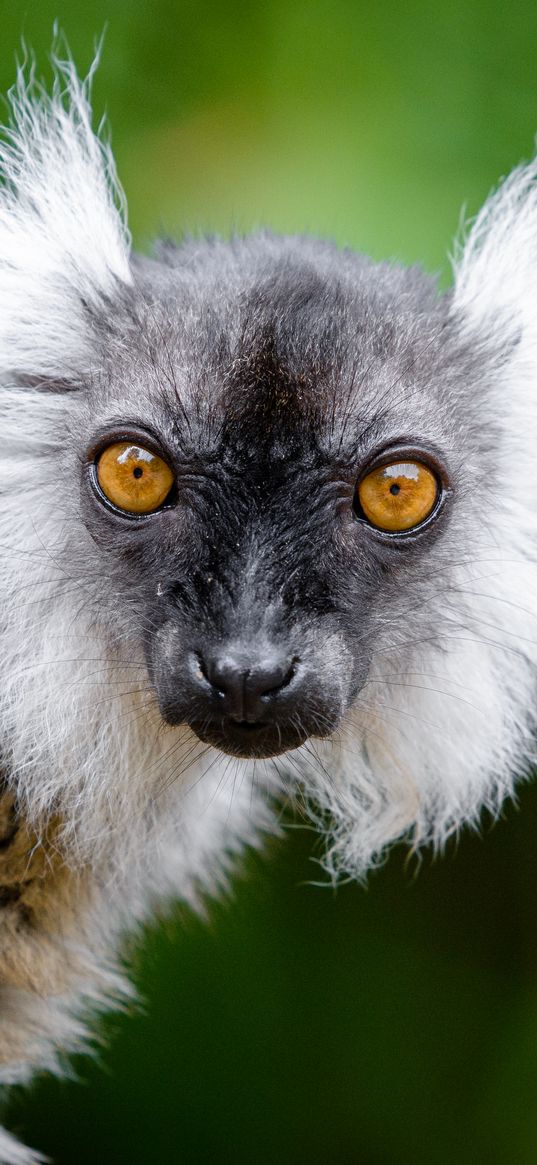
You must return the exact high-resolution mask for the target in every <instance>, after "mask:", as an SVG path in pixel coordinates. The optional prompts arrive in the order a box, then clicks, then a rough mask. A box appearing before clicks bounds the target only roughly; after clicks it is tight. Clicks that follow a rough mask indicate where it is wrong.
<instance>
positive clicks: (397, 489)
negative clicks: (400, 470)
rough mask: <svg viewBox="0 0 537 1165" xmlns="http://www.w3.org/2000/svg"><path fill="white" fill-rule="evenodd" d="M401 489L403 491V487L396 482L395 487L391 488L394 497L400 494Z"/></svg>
mask: <svg viewBox="0 0 537 1165" xmlns="http://www.w3.org/2000/svg"><path fill="white" fill-rule="evenodd" d="M400 489H401V486H400V485H397V484H396V482H394V483H393V485H391V486H390V493H391V494H393V496H394V497H395V496H396V494H398V493H399V492H400Z"/></svg>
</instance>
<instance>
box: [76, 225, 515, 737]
mask: <svg viewBox="0 0 537 1165" xmlns="http://www.w3.org/2000/svg"><path fill="white" fill-rule="evenodd" d="M448 310H449V309H448V301H447V300H446V301H444V300H442V299H439V298H438V295H437V294H436V291H435V288H434V286H433V285H432V284H431V283H430V281H429V280H427V279H426V278H425V277H424V276H423V275H421V274H420V273H418V272H415V271H403V270H397V269H394V268H391V267H388V266H382V265H381V266H373V265H371V264H369V263H367V262H366V261H364V260H363V259H361V258H359V257H356V256H354V255H352V254H350V253H343V254H341V253H340V252H338V251H337V250H336V249H335V248H334V247H331V246H328V245H326V244H321V243H316V242H312V241H309V240H304V239H300V238H296V239H285V238H284V239H276V238H273V237H271V236H269V235H260V236H254V237H253V238H249V239H244V240H243V239H238V240H235V241H233V242H231V243H227V244H223V243H215V242H210V241H203V242H199V243H186V244H183V245H182V246H180V247H177V248H176V247H166V248H164V249H163V250H161V252H160V255H159V257H158V258H157V259H156V260H155V261H153V262H151V263H148V262H144V261H140V260H137V261H136V262H135V263H134V265H133V270H132V285H131V287H130V288H129V290H128V291H126V290H122V291H121V292H120V294H119V295H118V298H117V301H116V304H115V305H114V310H113V311H111V310H110V306H109V305H107V306H106V308H104V309H103V312H102V316H101V318H98V319H97V321H96V330H97V337H98V343H99V344H100V351H99V354H98V357H97V367H98V372H97V375H94V376H91V375H90V376H89V377H87V378H86V379H85V382H84V384H83V385H82V386H80V389H79V391H81V392H83V393H84V394H85V396H86V408H85V409H82V410H81V416H80V422H79V431H78V435H77V452H78V457H79V460H80V463H81V464H82V467H83V468H82V477H81V483H80V485H79V483H78V481H77V483H76V488H77V489H80V491H81V514H82V519H83V523H84V526H85V529H86V530H87V531H89V533H90V535H91V537H92V538H93V540H94V543H95V546H96V548H97V549H96V551H95V561H96V563H97V562H100V564H101V567H100V569H101V571H102V575H103V578H108V579H109V580H110V581H109V583H108V586H109V589H110V600H109V602H110V603H112V606H113V607H114V611H113V615H112V621H113V625H114V626H116V627H117V626H120V625H121V623H122V620H123V609H124V605H125V601H126V599H127V602H128V611H129V622H130V624H131V626H132V624H133V622H136V623H137V627H138V634H139V637H140V641H141V642H142V643H143V648H144V652H145V656H146V659H147V667H148V672H149V676H150V678H151V682H152V684H153V686H154V689H155V693H156V696H157V699H158V702H159V706H160V710H161V713H162V716H163V717H164V719H165V720H166V721H167V722H169V723H171V724H181V723H185V722H186V723H187V724H189V725H190V726H191V727H192V728H193V729H194V731H195V732H196V733H197V735H198V736H199V737H200V739H201V740H202V741H206V742H209V743H211V744H213V745H215V746H216V747H218V748H220V749H222V750H223V751H224V752H226V753H231V754H232V755H237V756H242V757H269V756H272V755H275V754H280V753H284V752H286V751H287V750H289V749H293V748H296V747H297V746H299V745H300V744H302V743H303V742H304V741H305V740H306V739H307V738H308V737H310V736H314V737H328V736H330V735H331V734H332V733H333V732H334V730H335V729H337V728H338V727H339V726H340V724H341V721H342V719H343V718H344V717H345V715H346V713H347V712H348V711H349V709H350V708H351V707H352V705H353V704H354V703H355V701H356V698H357V696H358V695H359V693H360V692H363V691H364V690H365V689H366V688H367V684H368V680H369V679H370V675H371V664H372V660H373V658H374V657H378V656H379V653H381V652H382V650H383V648H384V649H387V648H389V646H390V644H391V642H392V637H393V634H394V630H395V631H396V632H400V631H401V630H403V629H404V635H405V636H406V638H410V639H412V638H414V637H416V636H417V635H419V636H423V634H427V635H432V636H435V637H436V635H437V634H438V633H440V632H441V628H440V627H439V625H438V610H437V607H438V604H437V603H436V602H435V596H436V594H438V596H439V598H440V596H441V598H440V601H441V602H442V603H443V602H444V601H445V584H444V581H443V578H442V561H443V560H445V557H446V555H448V556H452V554H453V552H454V550H455V552H456V547H457V545H459V546H460V545H461V544H462V541H463V530H464V526H465V523H467V522H468V518H469V515H470V514H471V512H472V509H475V507H476V505H478V500H477V499H478V492H479V489H478V482H477V481H476V469H477V466H476V464H475V463H476V458H478V459H480V465H481V467H482V468H481V472H482V474H483V476H484V477H485V476H486V478H487V481H488V488H489V489H491V490H492V489H493V488H494V481H495V477H496V469H495V464H494V458H493V457H492V456H491V455H490V451H489V450H488V449H487V448H486V447H484V445H483V440H482V437H481V426H480V415H482V397H483V393H484V387H483V380H484V376H485V375H486V369H483V368H480V367H479V365H478V363H477V361H476V357H475V353H473V352H472V351H471V350H469V349H468V346H467V345H465V344H463V343H461V337H460V334H459V332H458V329H457V327H456V325H454V324H452V323H450V321H449V318H448ZM470 379H471V380H472V383H473V386H474V392H473V399H472V402H471V408H470V409H469V408H468V403H467V398H466V393H461V391H460V385H461V381H462V382H464V381H465V380H470ZM73 438H74V432H73V429H72V428H71V437H70V440H71V441H73ZM88 438H89V439H88ZM478 472H479V471H477V473H478ZM74 488H75V483H74V482H73V489H74ZM459 493H460V495H461V498H460V500H459V497H458V495H459ZM433 579H434V585H433V587H431V582H432V580H433ZM116 595H117V598H115V599H114V598H113V596H116Z"/></svg>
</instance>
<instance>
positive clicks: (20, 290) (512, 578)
mask: <svg viewBox="0 0 537 1165" xmlns="http://www.w3.org/2000/svg"><path fill="white" fill-rule="evenodd" d="M59 78H60V79H59V80H58V81H57V82H56V86H55V89H54V92H53V95H52V97H50V98H49V97H47V96H46V95H45V94H44V93H43V92H42V91H41V90H39V89H36V88H35V86H33V87H30V90H28V89H27V87H26V86H25V82H24V79H23V77H22V75H20V76H19V80H18V85H17V88H16V90H15V92H14V94H13V97H12V108H13V115H14V125H13V127H12V129H11V130H10V132H9V136H8V139H7V142H6V143H4V145H3V146H2V147H0V168H1V171H2V174H3V177H4V182H5V185H4V188H3V190H2V191H1V193H0V303H1V305H2V309H1V311H0V375H1V377H2V382H3V387H1V388H0V415H1V424H2V447H1V450H0V496H1V498H2V503H1V506H0V597H1V604H2V608H3V609H4V612H5V616H4V621H3V622H2V623H1V624H0V658H1V660H2V685H1V689H0V741H1V742H2V747H3V749H4V750H7V760H8V763H9V771H10V779H11V781H12V783H13V787H14V789H15V790H16V792H17V796H18V798H19V801H20V804H21V807H22V810H23V811H24V813H25V814H26V816H27V817H28V818H29V820H30V821H32V822H33V823H34V824H35V826H36V828H37V829H39V828H40V826H41V823H42V822H43V821H44V820H46V818H47V816H48V815H49V814H50V811H51V808H52V807H54V808H55V809H60V810H61V814H62V816H63V819H64V821H65V826H64V837H63V843H64V846H65V849H66V852H67V854H68V855H69V861H70V862H71V864H72V866H73V868H74V869H76V868H80V869H82V868H84V867H85V866H87V865H88V864H93V865H94V867H95V869H96V871H97V872H98V875H99V887H100V889H99V890H97V889H96V890H95V894H94V898H93V902H92V904H91V905H90V906H89V907H88V909H87V910H86V912H85V913H84V916H83V917H82V918H81V921H80V933H79V936H78V939H77V952H76V953H77V958H78V959H79V961H80V966H81V968H82V970H80V972H79V973H78V978H77V979H76V982H75V983H74V985H73V990H72V993H71V994H70V995H69V994H68V995H67V996H65V997H62V998H58V999H57V1000H56V1001H55V1003H54V1006H51V1005H49V1004H48V1003H47V1004H46V1006H45V1005H43V1008H42V1009H41V1011H40V1010H39V1007H40V1005H39V1004H38V1003H35V1004H34V1005H33V1006H34V1009H37V1011H36V1012H35V1014H34V1012H32V1014H31V1016H29V1013H28V1011H24V1009H23V1008H22V1003H21V1002H20V1001H17V1000H15V1001H14V1002H13V1013H14V1014H17V1008H18V1007H19V1004H20V1006H21V1008H22V1010H21V1017H20V1023H21V1024H22V1025H24V1023H28V1024H29V1025H30V1027H32V1025H33V1027H32V1030H33V1031H34V1034H35V1039H36V1041H37V1044H36V1046H35V1047H34V1049H33V1055H32V1064H35V1065H39V1066H47V1067H50V1068H52V1069H58V1067H59V1063H58V1057H57V1049H58V1046H62V1047H64V1048H67V1049H68V1050H69V1049H74V1048H80V1047H81V1046H82V1045H83V1042H84V1040H85V1031H84V1025H83V1022H82V1020H81V1018H80V1012H81V1009H82V1010H83V1009H86V1008H87V1007H88V1006H89V1007H91V1008H99V1007H102V1006H105V1005H107V1004H108V1002H109V1000H110V997H111V995H115V994H121V992H122V991H123V989H124V985H123V984H122V982H121V980H120V979H119V977H118V976H117V973H116V970H115V966H114V950H115V947H116V945H117V943H118V941H119V938H120V936H121V933H122V932H123V931H125V930H126V929H132V928H133V927H135V926H136V925H138V924H140V923H141V922H143V921H144V919H146V918H147V917H148V916H149V915H150V914H151V912H152V911H153V910H154V908H155V907H157V908H158V906H159V905H160V904H161V903H162V902H163V901H164V902H165V901H166V900H167V899H169V898H172V897H174V896H176V895H177V894H180V895H182V896H183V897H186V898H188V899H189V900H191V901H192V902H194V903H196V904H199V895H200V888H201V889H208V890H213V891H214V890H215V889H218V888H220V887H221V886H222V885H223V884H224V883H225V878H226V871H227V869H228V867H229V862H230V859H231V858H232V857H233V855H234V854H235V853H236V852H237V851H238V850H239V849H240V847H241V846H242V845H244V844H253V843H255V841H256V838H257V836H258V834H259V831H260V830H263V829H269V828H274V824H273V816H272V811H271V809H270V797H269V796H267V793H268V794H270V793H271V792H277V790H278V787H279V778H278V776H277V772H278V771H279V770H280V769H281V767H282V765H284V764H285V761H282V762H280V763H279V764H278V765H277V766H274V765H272V764H264V763H262V764H258V765H257V766H255V765H253V764H251V763H246V762H234V761H230V760H229V759H228V758H226V757H221V756H219V755H218V754H216V753H215V752H213V751H212V750H205V749H204V748H203V746H201V745H200V744H199V742H197V741H196V740H195V739H194V738H193V737H192V735H191V734H190V732H189V731H188V730H187V729H171V728H164V727H163V725H162V723H161V721H160V718H159V715H158V711H157V708H156V705H155V702H154V699H153V697H152V695H151V694H150V693H148V692H147V690H145V691H137V690H136V689H147V678H146V674H145V670H144V667H143V664H142V662H141V661H138V660H136V661H135V666H133V660H132V654H131V652H130V651H129V650H128V645H127V644H124V643H123V644H119V645H117V646H116V647H114V648H113V649H111V648H110V646H109V643H108V636H107V634H106V633H105V632H104V631H103V629H102V627H100V626H99V623H98V621H97V622H96V620H95V613H94V610H93V609H91V599H92V598H93V592H92V591H91V584H90V583H87V581H86V580H85V578H84V577H83V575H82V576H81V575H79V576H77V577H75V578H73V579H71V578H69V577H66V576H65V574H64V572H63V571H62V569H60V567H59V566H58V556H57V551H58V549H59V548H60V547H61V545H62V540H63V538H64V537H65V532H64V530H63V528H62V525H61V522H58V513H61V507H58V506H57V505H56V502H57V500H58V495H60V494H61V481H60V482H58V481H57V480H55V476H54V466H52V467H51V466H50V464H49V463H48V462H47V460H46V458H45V457H42V456H41V455H40V454H41V451H42V450H44V449H46V448H47V446H48V445H49V444H50V442H51V441H53V440H54V433H55V431H56V429H57V427H58V424H59V422H60V420H61V418H62V416H63V413H64V410H65V409H66V407H68V408H69V409H70V410H76V408H77V407H79V406H78V404H77V401H76V399H75V396H74V394H73V395H72V396H70V397H69V401H68V404H67V403H66V398H64V397H62V396H55V395H54V394H50V395H47V394H43V393H41V392H38V391H35V390H34V389H32V388H31V387H29V388H25V389H23V390H21V389H20V388H17V387H15V386H14V384H13V381H12V372H13V370H15V369H17V370H23V371H26V372H27V373H28V374H31V375H36V376H38V377H44V378H49V377H54V376H64V375H65V374H66V372H68V371H69V368H70V366H71V365H73V366H76V367H77V368H78V367H80V363H81V360H82V361H84V359H86V360H87V361H88V362H90V361H91V343H90V340H91V336H90V334H89V331H88V329H89V328H90V327H91V324H90V323H89V322H88V315H87V313H86V312H85V311H84V310H83V309H82V307H81V306H80V305H81V299H83V300H84V301H85V302H86V304H88V305H90V306H91V305H92V304H96V303H97V302H98V301H99V300H100V299H101V298H102V296H103V294H104V295H106V294H107V293H109V292H113V291H114V289H115V288H116V287H117V286H118V285H119V284H123V285H128V283H129V282H130V279H131V274H130V267H129V239H128V233H127V230H126V227H125V225H124V220H123V218H122V213H121V209H122V206H123V200H122V197H121V195H120V193H119V191H118V186H117V181H116V177H115V171H114V166H113V162H112V158H111V155H110V151H109V149H108V147H107V146H104V145H103V144H102V142H101V141H99V140H98V138H96V137H95V136H94V134H93V133H92V130H91V126H90V110H89V106H88V99H87V92H86V89H85V87H84V86H83V85H81V84H80V82H78V80H77V79H76V76H75V74H74V71H73V69H72V67H71V66H70V65H67V66H63V69H62V71H61V72H60V74H59ZM62 84H63V85H64V87H65V90H66V92H65V93H64V92H62ZM535 177H536V169H535V167H534V166H532V167H529V168H527V169H521V170H519V171H516V172H515V174H514V175H513V176H512V178H511V179H509V180H508V182H507V183H506V184H505V185H504V187H503V188H502V189H501V190H500V192H499V193H498V194H497V195H496V196H495V197H494V198H493V199H492V200H491V201H490V203H489V204H488V205H487V207H486V208H485V210H484V211H483V212H482V214H481V216H480V217H479V218H478V220H477V222H476V223H475V225H474V227H473V228H472V230H471V232H470V235H469V238H468V240H467V242H466V245H465V247H464V250H463V252H462V255H461V259H460V262H459V264H458V268H457V271H456V283H455V295H454V300H453V306H452V311H453V314H454V318H460V319H461V321H465V324H464V326H465V327H466V328H467V330H468V333H469V334H470V335H472V334H474V333H475V336H476V343H477V342H479V337H480V335H481V334H482V333H483V331H485V332H486V331H487V330H490V329H495V330H496V331H497V333H498V336H499V343H500V346H501V345H502V344H503V346H504V348H505V352H506V353H507V352H510V344H511V342H512V340H513V337H514V336H515V334H516V333H517V331H518V330H520V329H522V333H523V336H522V342H521V343H520V345H519V346H518V347H517V348H516V349H514V350H513V352H512V353H511V354H510V355H509V357H508V358H506V360H505V362H504V365H503V369H502V371H501V373H499V374H498V378H497V383H496V386H495V393H496V404H497V411H498V415H499V416H501V417H502V418H503V431H504V434H505V441H504V443H503V445H502V448H501V449H500V450H499V457H500V458H501V465H502V483H501V489H500V491H499V493H498V494H497V495H496V497H495V499H494V501H493V503H491V508H490V510H489V513H488V521H487V524H486V526H483V528H482V529H481V530H480V532H477V533H476V535H475V538H474V540H473V550H472V558H471V561H470V560H467V561H465V562H463V563H461V564H459V565H458V566H457V567H454V568H452V569H451V570H450V572H449V576H446V579H445V587H446V590H445V595H444V597H443V599H442V602H443V604H444V617H446V613H447V617H448V619H449V623H448V625H447V630H446V631H445V632H444V633H443V635H442V639H441V641H439V642H436V643H434V644H427V643H425V644H423V643H422V644H411V643H408V641H407V638H406V636H405V629H404V628H400V627H394V628H393V634H392V639H391V643H390V646H389V650H386V651H385V653H384V654H383V655H379V657H378V658H377V659H376V661H375V667H374V669H373V671H372V673H371V676H370V680H369V682H368V685H367V686H366V688H365V689H364V692H363V693H362V694H361V696H360V698H359V699H358V701H357V705H356V708H355V709H354V710H353V711H352V713H351V714H350V715H349V717H348V718H347V722H346V724H344V725H343V726H342V729H341V731H340V732H339V733H337V734H336V735H335V737H334V739H333V740H332V741H329V742H325V743H324V744H322V745H318V746H317V749H318V752H319V755H320V760H321V761H322V765H321V764H317V762H316V760H315V758H314V757H313V756H312V755H311V753H310V752H309V751H308V749H307V748H305V749H300V750H298V752H297V753H296V754H295V759H296V760H297V761H298V763H299V765H300V768H301V772H302V775H303V783H304V790H305V793H306V796H307V797H308V799H309V800H310V803H311V805H312V813H313V815H314V816H316V818H317V820H318V821H319V824H320V826H321V828H327V821H328V823H329V824H328V836H329V839H330V840H329V849H328V855H327V861H326V864H327V868H328V870H329V871H330V872H331V873H334V874H335V873H336V872H339V871H341V870H343V871H344V872H349V873H351V874H352V875H354V876H356V875H358V876H360V875H362V874H363V873H364V872H365V871H366V870H367V868H368V867H369V866H370V865H371V864H372V863H374V862H377V861H379V860H380V858H381V856H382V854H383V852H384V850H385V848H386V846H387V845H388V844H389V843H390V842H393V841H394V839H396V838H399V837H402V836H403V835H405V836H409V837H410V840H411V843H412V844H414V845H418V844H421V843H422V842H424V841H433V842H434V843H435V844H442V842H443V841H444V840H445V838H446V837H447V836H448V835H449V834H450V833H451V832H452V831H453V830H455V829H457V828H458V827H460V826H461V825H462V824H463V823H464V822H476V821H477V818H478V815H479V812H480V809H481V807H482V806H483V805H486V806H488V807H490V808H491V809H492V810H495V809H496V808H497V807H498V805H499V803H500V801H501V799H502V798H503V797H504V796H505V794H506V793H511V792H512V789H513V781H514V778H515V776H516V774H517V772H519V771H520V769H521V767H523V766H524V765H525V764H527V763H528V762H529V760H530V759H531V758H532V756H533V745H532V743H531V734H532V730H533V727H534V725H533V710H532V705H533V693H534V658H535V642H536V636H537V627H536V625H535V619H536V616H537V577H536V572H535V565H534V561H535V546H536V543H537V529H536V522H537V517H536V515H537V508H536V507H534V506H532V504H531V503H532V491H531V490H528V488H527V483H528V481H531V478H532V475H533V472H534V449H535V438H536V435H537V416H536V404H535V401H536V398H537V392H536V384H537V310H536V308H537V296H536V281H537V274H536V272H537V195H536V192H535ZM43 466H47V469H46V470H45V469H43ZM484 594H485V595H486V596H488V597H483V595H484ZM88 602H89V607H88ZM450 612H451V613H450ZM188 762H190V763H188ZM183 767H184V769H185V772H184V774H183V773H182V771H180V770H182V769H183ZM176 770H177V771H176ZM327 771H328V772H329V774H330V779H327V776H326V772H327ZM23 1012H24V1014H23ZM29 1071H30V1068H29V1066H28V1064H21V1065H18V1066H17V1065H14V1067H13V1071H12V1073H10V1072H9V1071H6V1072H5V1073H4V1080H5V1082H10V1081H11V1080H14V1079H25V1078H26V1077H27V1076H28V1073H29ZM0 1137H1V1138H2V1139H0V1161H3V1162H5V1163H11V1165H30V1163H31V1162H33V1161H36V1160H37V1158H36V1157H35V1156H32V1155H31V1154H30V1155H29V1154H28V1153H27V1152H26V1151H25V1150H23V1149H21V1148H20V1147H18V1146H17V1145H16V1144H15V1142H13V1141H12V1140H11V1139H10V1138H8V1137H7V1135H6V1134H0Z"/></svg>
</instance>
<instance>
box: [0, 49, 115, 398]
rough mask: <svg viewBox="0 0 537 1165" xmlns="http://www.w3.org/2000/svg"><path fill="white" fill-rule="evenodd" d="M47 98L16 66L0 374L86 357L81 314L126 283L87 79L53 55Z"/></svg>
mask: <svg viewBox="0 0 537 1165" xmlns="http://www.w3.org/2000/svg"><path fill="white" fill-rule="evenodd" d="M55 66H56V74H55V81H54V85H53V89H52V93H51V95H49V94H47V93H46V92H45V91H44V89H43V88H42V86H41V85H39V84H38V83H37V82H36V81H35V77H34V71H33V68H32V69H30V71H29V76H27V74H26V71H25V70H24V69H22V68H20V69H19V71H18V76H17V83H16V85H15V87H14V89H13V90H12V92H11V94H10V106H11V114H12V120H11V123H10V125H9V126H8V127H7V128H6V130H5V131H4V140H3V141H2V142H1V143H0V177H1V178H2V179H3V188H2V189H0V374H2V373H4V374H5V373H6V372H9V371H12V370H13V369H22V370H23V371H25V372H28V373H32V374H36V375H40V376H55V375H58V374H64V375H65V374H66V371H68V370H69V368H70V366H71V365H73V366H75V367H79V366H80V360H81V356H84V355H86V356H87V355H89V352H88V351H87V349H88V344H89V333H90V331H91V325H90V322H89V319H88V311H89V312H91V309H92V308H97V307H98V306H99V303H100V304H101V306H102V300H103V297H107V296H110V295H111V294H113V293H114V290H117V287H118V282H119V283H123V284H126V283H130V282H131V273H130V267H129V246H130V240H129V235H128V231H127V228H126V225H125V219H124V213H123V210H124V200H123V196H122V193H121V190H120V188H119V185H118V181H117V177H116V171H115V166H114V162H113V158H112V155H111V151H110V148H109V146H108V145H107V144H105V143H103V142H102V141H101V140H100V139H99V137H98V136H96V134H94V132H93V130H92V127H91V109H90V105H89V83H90V81H91V74H90V77H89V78H88V80H87V81H85V82H82V81H80V80H79V78H78V77H77V74H76V71H75V68H74V65H73V64H72V62H71V61H69V60H68V61H66V62H57V61H55Z"/></svg>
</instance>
